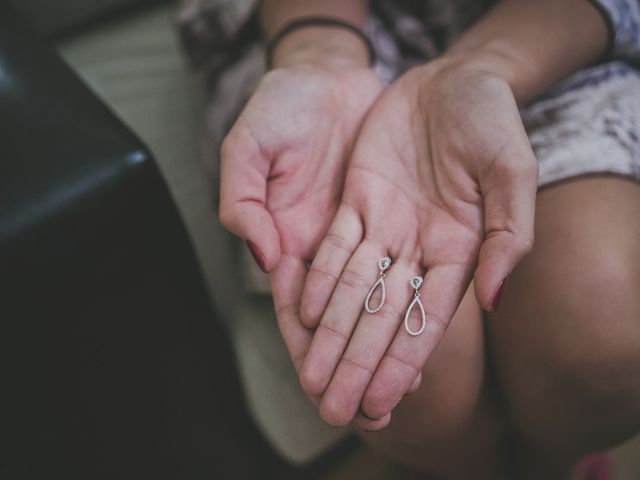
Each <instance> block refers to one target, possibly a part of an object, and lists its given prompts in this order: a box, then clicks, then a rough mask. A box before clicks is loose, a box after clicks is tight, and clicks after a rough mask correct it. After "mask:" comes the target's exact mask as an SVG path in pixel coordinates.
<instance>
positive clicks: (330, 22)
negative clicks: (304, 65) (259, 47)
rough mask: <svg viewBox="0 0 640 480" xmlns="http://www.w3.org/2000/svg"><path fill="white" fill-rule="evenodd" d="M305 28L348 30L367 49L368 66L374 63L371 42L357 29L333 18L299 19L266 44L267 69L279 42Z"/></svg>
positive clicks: (271, 62)
mask: <svg viewBox="0 0 640 480" xmlns="http://www.w3.org/2000/svg"><path fill="white" fill-rule="evenodd" d="M305 27H335V28H342V29H344V30H348V31H349V32H351V33H353V34H355V35H356V36H357V37H359V38H360V39H361V40H362V41H363V42H364V44H365V46H366V47H367V50H368V52H369V64H370V65H373V64H374V63H375V62H376V52H375V51H374V49H373V45H372V44H371V40H369V37H367V36H366V35H365V34H364V32H363V31H362V30H361V29H359V28H358V27H356V26H354V25H352V24H350V23H349V22H345V21H344V20H340V19H338V18H333V17H301V18H297V19H295V20H292V21H290V22H289V23H287V24H286V25H285V26H284V27H283V28H282V30H280V31H279V32H278V33H277V34H276V36H275V37H273V38H272V39H271V40H270V41H269V43H268V44H267V68H271V66H272V64H273V50H274V49H275V48H276V46H277V45H278V43H280V40H282V39H283V38H284V37H285V36H287V35H289V34H290V33H291V32H293V31H295V30H299V29H301V28H305Z"/></svg>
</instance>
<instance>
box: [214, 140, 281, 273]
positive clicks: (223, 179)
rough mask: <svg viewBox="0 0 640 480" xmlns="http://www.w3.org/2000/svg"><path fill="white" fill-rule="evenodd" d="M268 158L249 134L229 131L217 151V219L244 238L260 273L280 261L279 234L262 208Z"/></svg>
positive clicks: (264, 196)
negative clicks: (218, 169)
mask: <svg viewBox="0 0 640 480" xmlns="http://www.w3.org/2000/svg"><path fill="white" fill-rule="evenodd" d="M270 167H271V159H270V158H265V155H264V154H263V151H262V150H261V149H260V146H259V145H258V144H257V143H256V141H255V140H254V139H253V137H252V136H251V135H249V134H246V133H244V134H243V133H242V132H238V131H237V130H236V131H234V130H232V131H231V133H229V135H228V136H227V138H225V140H224V142H223V144H222V150H221V172H220V210H219V217H220V222H221V223H222V224H223V225H224V226H225V227H226V228H227V229H228V230H229V231H231V232H232V233H234V234H236V235H238V236H239V237H241V238H243V239H245V240H246V241H247V246H248V247H249V249H250V250H251V253H252V255H253V257H254V258H255V260H256V262H257V263H258V266H259V267H260V268H261V269H262V271H264V272H269V271H271V270H273V269H274V268H275V267H276V266H277V265H278V263H279V262H280V237H279V235H278V231H277V230H276V227H275V224H274V223H273V218H272V217H271V214H270V213H269V211H268V210H267V208H266V197H267V178H268V176H269V170H270Z"/></svg>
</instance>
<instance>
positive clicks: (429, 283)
mask: <svg viewBox="0 0 640 480" xmlns="http://www.w3.org/2000/svg"><path fill="white" fill-rule="evenodd" d="M536 188H537V161H536V159H535V157H534V155H533V152H532V151H531V147H530V145H529V142H528V139H527V136H526V133H525V130H524V128H523V125H522V122H521V119H520V115H519V111H518V108H517V106H516V102H515V100H514V97H513V94H512V91H511V89H510V87H509V85H508V84H507V83H506V82H505V81H504V80H502V79H501V78H499V77H498V76H496V75H495V74H493V73H492V71H491V69H490V62H484V61H480V60H478V59H476V57H473V59H469V58H465V57H464V56H461V57H457V58H456V57H443V58H441V59H439V60H436V61H434V62H431V63H429V64H427V65H426V66H421V67H417V68H415V69H413V70H412V71H410V72H408V73H407V74H406V75H405V76H404V77H402V78H401V79H399V80H398V81H397V82H396V83H395V84H394V85H393V86H392V87H391V88H389V89H388V90H387V91H386V92H385V93H384V94H383V95H382V96H381V97H380V99H379V100H378V101H377V103H376V104H375V106H374V107H373V109H372V111H371V112H370V114H369V115H368V117H367V119H366V121H365V124H364V126H363V128H362V131H361V133H360V135H359V137H358V141H357V144H356V147H355V150H354V153H353V157H352V160H351V162H350V165H349V168H348V172H347V177H346V182H345V187H344V192H343V196H342V201H341V204H340V207H339V209H338V212H337V215H336V218H335V221H334V222H333V224H332V225H331V227H330V229H329V232H328V234H327V237H326V239H325V240H324V241H323V242H322V244H321V245H320V247H319V249H318V253H317V254H316V257H315V259H314V261H313V264H312V265H311V269H310V272H309V274H308V276H307V281H306V284H305V287H304V293H303V297H302V304H301V314H302V320H303V322H304V323H305V324H306V325H307V326H308V327H309V328H314V327H317V330H316V332H315V334H314V337H313V341H312V344H311V346H310V348H309V351H308V353H307V356H306V358H305V361H304V364H303V367H302V370H301V380H302V384H303V387H304V388H305V390H306V391H307V392H308V393H309V394H311V395H316V396H320V395H322V401H321V405H320V412H321V415H322V417H323V418H324V419H325V420H326V421H327V422H328V423H330V424H332V425H336V426H338V425H346V424H347V423H349V422H350V421H351V420H352V419H353V417H354V415H355V414H356V412H357V411H358V410H359V409H360V408H361V409H362V411H363V412H364V413H365V414H366V415H367V416H368V417H371V418H381V417H383V416H385V415H387V414H388V413H389V412H390V411H391V410H392V409H393V408H394V406H395V405H396V404H397V403H398V402H399V401H400V399H401V398H402V396H403V395H404V394H405V393H407V392H408V391H410V390H411V389H415V388H417V387H418V385H419V382H420V372H421V370H422V367H423V365H424V363H425V362H426V360H427V357H428V356H429V354H430V353H431V352H432V351H433V349H434V348H435V347H436V345H437V344H438V342H439V341H440V339H441V338H442V336H443V334H444V332H445V329H446V328H447V325H448V323H449V321H450V319H451V317H452V316H453V314H454V312H455V310H456V308H457V306H458V304H459V302H460V300H461V298H462V295H463V294H464V292H465V290H466V288H467V287H468V285H469V283H470V281H471V278H472V277H474V278H475V290H476V296H477V299H478V302H479V304H480V305H481V306H482V307H483V308H484V309H486V310H488V311H492V310H494V309H495V308H496V307H497V300H499V295H500V294H501V290H502V286H503V280H504V279H505V278H506V277H507V276H508V275H509V273H510V272H511V271H512V270H513V268H514V267H515V266H516V264H517V263H518V262H519V261H520V260H521V259H522V257H523V256H524V255H526V254H527V253H528V252H529V251H530V249H531V247H532V243H533V221H534V202H535V194H536ZM385 255H389V256H390V257H391V258H392V259H393V264H392V266H391V268H390V269H389V270H388V271H387V273H386V278H385V282H386V285H387V296H386V297H387V298H386V303H385V305H384V307H383V308H382V310H380V311H379V312H378V313H376V314H374V315H371V314H368V313H366V312H364V311H363V301H364V298H365V296H366V295H367V291H368V289H369V288H370V286H371V285H372V283H373V282H375V281H376V279H377V278H378V270H377V262H378V259H380V258H381V257H383V256H385ZM474 269H475V274H474ZM425 272H426V274H425ZM416 275H421V276H422V275H424V283H423V285H422V287H421V289H420V293H421V298H420V299H421V301H422V303H423V304H424V307H425V310H426V315H427V324H426V329H425V330H424V332H423V333H422V334H421V335H419V336H417V337H412V336H410V335H409V334H408V333H407V332H406V331H405V329H404V328H401V324H402V319H403V316H404V312H405V310H406V308H407V306H408V304H409V302H410V301H411V300H412V298H413V290H412V288H411V287H410V285H409V281H410V280H411V278H412V277H414V276H416ZM414 312H415V310H414ZM413 322H416V320H415V319H414V320H413ZM418 326H419V323H415V324H413V325H412V327H413V329H414V330H416V329H417V327H418Z"/></svg>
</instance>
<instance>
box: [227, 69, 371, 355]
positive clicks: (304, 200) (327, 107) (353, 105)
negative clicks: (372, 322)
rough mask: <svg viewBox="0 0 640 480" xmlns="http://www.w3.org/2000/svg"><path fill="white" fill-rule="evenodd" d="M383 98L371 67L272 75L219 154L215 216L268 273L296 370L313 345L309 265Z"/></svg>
mask: <svg viewBox="0 0 640 480" xmlns="http://www.w3.org/2000/svg"><path fill="white" fill-rule="evenodd" d="M380 91H381V85H380V83H379V81H378V79H377V77H376V76H375V74H374V73H373V72H372V71H371V70H370V69H364V68H352V69H343V70H340V71H330V70H329V69H324V68H320V67H312V66H308V65H305V66H296V67H289V68H286V69H277V70H274V71H271V72H269V73H267V75H265V77H264V78H263V80H262V81H261V83H260V85H259V87H258V89H257V90H256V92H255V93H254V95H253V97H252V98H251V99H250V101H249V103H248V104H247V106H246V108H245V109H244V111H243V112H242V114H241V115H240V117H239V118H238V120H237V122H236V124H235V125H234V127H233V128H232V130H231V132H230V133H229V135H228V136H227V138H226V139H225V141H224V144H223V147H222V176H221V177H222V178H221V202H220V219H221V221H222V223H223V224H224V225H225V226H226V227H227V228H229V229H230V230H231V231H232V232H234V233H236V234H237V235H239V236H240V237H242V238H244V239H246V240H248V242H250V244H251V246H252V248H253V249H254V250H255V253H256V256H257V257H258V259H259V262H261V263H262V265H261V266H262V268H263V269H264V270H266V271H269V272H270V274H271V281H272V291H273V295H274V300H275V303H276V310H277V313H278V321H279V324H280V329H281V331H282V334H283V337H284V339H285V342H286V343H287V346H288V348H289V351H290V353H291V355H292V358H293V360H294V364H296V365H299V364H300V362H301V358H302V356H303V355H304V352H305V351H306V348H307V347H308V344H309V340H310V332H309V331H308V330H307V329H305V328H304V327H303V326H302V325H301V324H300V321H299V316H298V312H297V304H298V303H299V298H300V295H301V288H302V284H303V283H304V277H305V275H306V266H305V264H306V262H307V259H309V258H311V257H312V256H313V254H314V252H315V250H316V248H317V246H318V244H319V243H320V241H321V240H322V238H323V237H324V235H325V233H326V230H327V228H328V226H329V225H330V223H331V220H332V219H333V216H334V215H335V211H336V209H337V205H338V202H339V197H340V194H341V191H342V186H343V184H344V175H345V170H346V163H347V160H348V158H349V155H350V153H351V151H352V148H353V145H354V142H355V137H356V134H357V132H358V129H359V128H360V125H361V122H362V120H363V118H364V116H365V114H366V113H367V111H368V110H369V108H370V106H371V104H372V103H373V102H374V100H375V99H376V98H377V96H378V95H379V93H380Z"/></svg>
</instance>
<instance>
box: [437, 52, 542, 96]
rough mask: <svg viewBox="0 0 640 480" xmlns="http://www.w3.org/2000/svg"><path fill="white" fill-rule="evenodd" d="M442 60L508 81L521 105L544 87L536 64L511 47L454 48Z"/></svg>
mask: <svg viewBox="0 0 640 480" xmlns="http://www.w3.org/2000/svg"><path fill="white" fill-rule="evenodd" d="M442 60H444V61H447V62H448V63H449V64H453V65H456V66H457V67H458V68H463V69H467V70H475V71H477V72H479V73H483V74H487V75H492V76H494V77H498V78H500V79H502V80H504V81H505V82H506V83H507V84H508V85H509V87H510V88H511V91H512V92H513V95H514V97H515V99H516V101H517V102H518V103H524V102H526V101H527V100H529V99H530V98H531V97H532V96H533V95H534V94H535V93H536V92H538V91H539V90H540V89H541V88H542V86H541V85H539V77H540V75H539V72H537V71H536V65H535V63H534V62H527V61H525V59H524V58H523V57H522V56H519V55H518V54H517V52H514V51H513V50H512V49H511V48H510V46H509V45H505V44H502V43H501V42H499V41H494V42H490V43H487V44H485V45H481V46H478V47H475V48H469V49H452V50H451V51H448V52H446V53H445V54H444V55H443V56H442Z"/></svg>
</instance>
